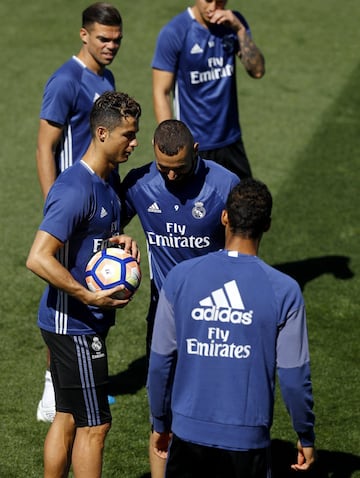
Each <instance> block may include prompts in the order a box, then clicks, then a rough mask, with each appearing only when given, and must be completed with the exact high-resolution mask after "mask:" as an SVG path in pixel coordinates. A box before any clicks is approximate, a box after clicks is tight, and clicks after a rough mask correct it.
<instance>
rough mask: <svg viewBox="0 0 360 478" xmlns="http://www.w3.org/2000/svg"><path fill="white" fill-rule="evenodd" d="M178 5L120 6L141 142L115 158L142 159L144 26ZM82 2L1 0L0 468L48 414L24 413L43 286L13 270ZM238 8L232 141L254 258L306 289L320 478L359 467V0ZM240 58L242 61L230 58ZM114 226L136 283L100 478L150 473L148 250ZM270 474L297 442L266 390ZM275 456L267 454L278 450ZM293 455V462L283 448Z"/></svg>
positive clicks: (29, 226) (39, 438) (147, 152)
mask: <svg viewBox="0 0 360 478" xmlns="http://www.w3.org/2000/svg"><path fill="white" fill-rule="evenodd" d="M187 4H188V3H187V2H185V1H179V2H164V1H162V0H154V1H153V2H148V1H145V0H137V1H136V2H133V3H129V2H125V3H123V5H121V4H120V5H119V8H120V10H121V12H122V15H123V18H124V41H123V44H122V47H121V50H120V52H119V55H118V57H117V59H116V60H115V62H114V64H113V65H112V67H111V69H112V71H113V72H114V73H115V76H116V81H117V86H118V89H122V90H125V91H127V92H128V93H129V94H131V95H133V96H135V97H136V98H137V99H138V100H139V101H140V103H141V105H142V107H143V116H142V119H141V124H140V128H141V131H140V133H139V142H140V146H139V148H138V149H137V151H136V152H135V153H134V155H133V156H132V157H131V159H130V161H129V162H128V163H127V164H126V165H124V168H123V174H124V173H125V172H126V171H127V170H128V169H129V168H131V167H134V166H139V165H141V164H143V163H145V162H148V161H150V160H151V159H152V151H151V135H152V132H153V129H154V126H155V121H154V118H153V113H152V101H151V90H150V82H151V70H150V66H149V65H150V61H151V56H152V52H153V47H154V43H155V39H156V35H157V32H158V30H159V28H160V27H161V25H163V24H164V23H165V22H166V21H167V20H168V19H170V18H171V17H172V16H173V15H175V14H176V13H178V12H179V11H181V9H182V8H185V7H186V6H187ZM87 5H88V2H84V1H83V0H81V1H79V2H77V3H76V5H74V3H73V2H70V0H65V1H61V2H60V0H54V1H53V2H51V5H50V4H49V3H46V2H45V1H44V0H34V1H33V2H27V3H25V4H24V3H23V2H20V1H19V0H14V1H13V2H12V3H11V6H9V4H7V3H6V2H3V3H2V4H1V5H0V16H1V18H2V19H3V32H2V34H3V35H2V36H3V38H4V45H5V46H4V47H3V49H2V55H3V70H2V73H1V86H2V88H1V91H0V122H1V131H2V144H1V149H0V161H1V163H0V164H1V188H0V203H1V209H0V210H1V215H0V220H1V225H0V231H1V241H0V254H1V271H2V274H1V276H0V286H1V288H0V290H1V300H0V331H1V337H2V351H1V362H0V377H1V387H0V434H1V437H2V447H1V453H0V470H1V472H0V475H1V476H4V477H7V478H22V477H24V478H25V477H26V478H28V477H29V478H31V477H38V476H40V475H41V473H42V447H43V441H44V437H45V435H46V431H47V427H48V426H47V425H46V424H42V423H37V422H36V421H35V412H36V406H37V402H38V400H39V398H40V396H41V391H42V386H43V375H44V368H45V348H44V345H43V342H42V340H41V337H40V334H39V331H38V329H37V327H36V313H37V307H38V302H39V298H40V295H41V292H42V290H43V287H44V284H43V283H42V282H41V281H40V280H39V279H37V278H36V277H34V276H33V275H32V274H31V273H29V272H28V271H27V270H26V269H25V266H24V264H25V260H26V256H27V253H28V249H29V247H30V244H31V242H32V239H33V236H34V233H35V231H36V228H37V226H38V223H39V221H40V219H41V205H42V199H41V195H40V191H39V187H38V183H37V178H36V170H35V162H34V156H35V147H36V132H37V125H38V113H39V108H40V102H41V96H42V89H43V86H44V84H45V81H46V79H47V78H48V76H49V75H50V73H51V72H52V71H54V70H55V69H56V68H57V67H58V66H59V65H60V64H61V63H63V62H64V61H66V60H67V59H68V58H69V57H70V55H72V54H74V53H77V51H78V49H79V47H80V42H79V39H78V33H77V32H78V29H79V23H80V13H81V11H82V9H83V8H85V7H86V6H87ZM229 7H233V8H241V9H242V11H243V13H244V14H245V16H246V17H247V18H248V20H249V22H250V24H251V25H252V27H253V34H254V38H255V40H256V42H257V43H258V45H259V46H260V47H261V49H262V50H263V51H264V54H265V56H266V62H267V73H266V76H265V77H264V79H262V80H261V81H260V82H257V81H253V80H251V79H250V78H248V77H247V76H246V75H245V73H244V72H243V71H242V69H241V67H240V68H238V84H239V99H240V104H241V121H242V125H243V129H244V141H245V145H246V148H247V151H248V154H249V157H250V161H251V164H252V167H253V172H254V175H255V176H256V177H258V178H259V179H262V180H264V181H265V182H266V183H267V184H268V185H269V187H270V188H271V190H272V192H273V195H274V214H273V226H272V229H271V231H270V232H269V233H268V234H267V235H266V236H265V237H264V240H263V244H262V247H261V250H260V255H261V256H262V257H263V258H264V259H265V260H267V261H268V262H269V263H271V264H274V265H276V266H277V267H279V268H281V269H282V270H285V271H287V272H288V273H290V274H291V275H293V276H294V277H296V278H297V279H298V280H299V282H300V284H301V286H302V288H303V291H304V296H305V300H306V304H307V311H308V326H309V336H310V349H311V356H312V370H313V382H314V383H313V384H314V396H315V412H316V415H317V427H316V431H317V446H318V449H319V456H320V466H319V468H318V469H317V470H316V472H314V476H316V477H317V478H325V477H327V478H330V477H338V478H350V477H352V478H358V477H360V464H359V461H360V458H359V456H358V455H359V453H360V452H359V450H360V431H359V429H360V426H359V398H358V397H359V395H360V390H359V389H360V385H359V383H360V380H359V365H358V364H359V358H360V357H359V345H358V344H359V324H358V314H359V294H358V290H359V271H360V258H359V249H360V248H359V240H358V237H359V213H358V191H359V153H360V140H359V134H358V132H359V126H360V117H359V113H358V112H359V109H360V108H359V107H360V94H359V88H358V85H359V82H360V63H359V57H358V45H359V43H360V32H359V31H358V28H357V23H358V21H357V19H358V16H359V10H360V7H359V5H358V2H357V0H348V1H347V2H346V3H343V4H342V5H341V6H339V4H338V2H335V0H328V1H327V2H324V1H323V0H313V1H312V2H311V7H310V6H307V5H306V4H304V3H302V4H295V2H287V1H286V0H272V1H267V2H264V1H262V2H248V3H245V4H243V5H241V6H239V7H238V6H237V4H236V2H234V1H229ZM239 66H240V65H239ZM127 231H128V232H129V233H130V234H132V235H134V236H135V237H136V238H137V239H138V241H139V242H140V246H141V249H142V251H143V262H142V267H143V271H144V281H143V284H142V286H141V288H140V290H139V292H138V293H137V295H136V297H135V298H134V300H133V302H132V303H131V304H130V305H129V306H128V307H127V308H126V309H125V310H124V311H121V312H119V314H118V319H117V325H116V327H114V328H113V330H112V331H111V333H110V336H109V340H108V349H109V362H110V373H111V375H112V378H113V382H114V385H113V386H114V393H116V399H117V402H116V404H115V405H114V406H112V412H113V428H112V430H111V432H110V434H109V436H108V439H107V443H106V449H105V459H104V460H105V461H104V473H103V476H104V477H105V478H112V477H119V476H121V477H126V478H140V477H145V476H147V474H148V472H149V467H148V460H147V437H148V431H149V426H148V409H147V401H146V393H145V389H144V373H143V371H144V349H145V347H144V343H145V315H146V310H147V303H148V268H147V263H146V258H145V256H146V252H145V251H146V248H145V244H144V239H143V235H142V232H141V229H140V226H139V223H138V221H137V220H135V221H133V223H132V224H130V226H129V227H128V229H127ZM272 434H273V438H274V456H275V458H276V460H275V461H276V463H275V472H276V476H275V478H280V477H286V476H287V475H288V471H287V469H286V466H285V465H286V464H287V459H288V458H289V457H290V455H291V454H292V453H293V443H294V440H295V437H294V434H293V432H292V430H291V426H290V423H289V419H288V416H287V414H286V411H285V410H284V407H283V405H282V403H281V400H280V397H278V399H277V404H276V410H275V423H274V427H273V433H272ZM278 456H279V457H280V460H279V461H278V460H277V457H278ZM289 459H290V458H289Z"/></svg>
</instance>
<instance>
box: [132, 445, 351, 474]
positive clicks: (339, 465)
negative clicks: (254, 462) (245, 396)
mask: <svg viewBox="0 0 360 478" xmlns="http://www.w3.org/2000/svg"><path fill="white" fill-rule="evenodd" d="M296 453H297V451H296V448H295V447H294V445H293V444H292V443H290V442H287V441H283V440H272V442H271V456H272V478H294V477H295V476H298V473H296V472H294V471H292V470H291V468H290V465H292V464H293V463H295V462H296ZM358 470H360V457H359V456H356V455H352V454H350V453H343V452H339V451H327V450H318V460H317V462H316V464H315V465H314V467H313V468H312V469H311V470H310V471H308V472H306V473H305V474H304V476H305V475H306V478H351V477H352V475H353V473H354V472H355V471H358ZM150 477H151V475H150V473H145V474H143V475H141V476H139V478H150Z"/></svg>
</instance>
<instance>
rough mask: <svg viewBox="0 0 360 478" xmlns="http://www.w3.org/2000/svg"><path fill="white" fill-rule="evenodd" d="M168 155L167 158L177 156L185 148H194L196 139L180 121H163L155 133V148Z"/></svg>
mask: <svg viewBox="0 0 360 478" xmlns="http://www.w3.org/2000/svg"><path fill="white" fill-rule="evenodd" d="M155 145H156V146H157V147H158V148H159V150H160V151H161V152H162V153H164V154H166V156H175V155H176V154H178V152H179V151H180V150H182V149H183V148H184V147H187V148H192V147H193V145H194V138H193V135H192V134H191V132H190V130H189V128H188V127H187V126H186V125H185V123H183V122H182V121H179V120H174V119H170V120H165V121H162V122H161V123H160V124H159V125H158V127H157V128H156V130H155V133H154V146H155Z"/></svg>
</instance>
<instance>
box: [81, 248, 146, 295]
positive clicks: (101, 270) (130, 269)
mask: <svg viewBox="0 0 360 478" xmlns="http://www.w3.org/2000/svg"><path fill="white" fill-rule="evenodd" d="M85 280H86V284H87V286H88V288H89V289H90V290H91V291H93V292H95V291H97V290H104V289H111V288H113V287H116V286H119V285H124V287H125V288H124V289H123V290H121V291H119V292H117V293H116V294H115V295H114V298H116V299H128V298H130V297H131V296H132V295H133V294H134V293H135V292H136V291H137V289H138V287H139V285H140V282H141V270H140V267H139V264H138V263H137V261H136V260H135V259H134V258H133V257H132V256H131V255H130V254H128V253H127V252H125V251H124V250H123V249H120V248H118V247H108V248H107V249H103V250H100V251H98V252H96V254H94V255H93V256H92V257H91V259H90V260H89V262H88V264H87V266H86V276H85Z"/></svg>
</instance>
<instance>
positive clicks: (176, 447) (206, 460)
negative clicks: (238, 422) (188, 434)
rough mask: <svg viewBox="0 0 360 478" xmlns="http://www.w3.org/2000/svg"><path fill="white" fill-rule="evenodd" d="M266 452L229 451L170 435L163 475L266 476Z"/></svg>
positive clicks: (184, 477)
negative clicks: (170, 439)
mask: <svg viewBox="0 0 360 478" xmlns="http://www.w3.org/2000/svg"><path fill="white" fill-rule="evenodd" d="M270 473H271V472H270V451H269V449H268V448H260V449H256V450H249V451H231V450H224V449H222V448H213V447H208V446H202V445H196V444H195V443H190V442H186V441H184V440H181V439H180V438H179V437H177V436H176V435H173V438H172V441H171V444H170V449H169V456H168V461H167V464H166V473H165V477H166V478H269V477H270V476H271V474H270Z"/></svg>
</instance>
